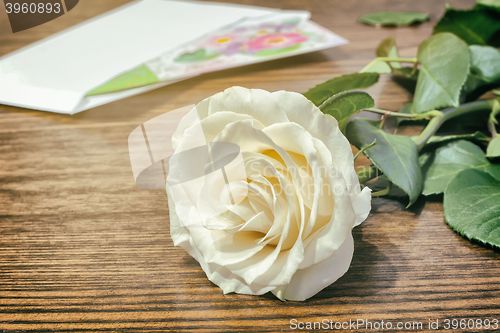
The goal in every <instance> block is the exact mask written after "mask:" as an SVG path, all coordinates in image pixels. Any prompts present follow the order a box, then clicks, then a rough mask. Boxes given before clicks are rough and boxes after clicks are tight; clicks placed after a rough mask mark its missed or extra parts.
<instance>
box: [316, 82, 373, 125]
mask: <svg viewBox="0 0 500 333" xmlns="http://www.w3.org/2000/svg"><path fill="white" fill-rule="evenodd" d="M374 105H375V102H374V101H373V98H371V96H370V95H368V94H367V93H365V92H362V91H345V92H342V93H338V94H336V95H333V96H332V97H331V98H329V99H328V100H326V101H325V102H324V103H323V104H322V106H321V111H323V112H324V113H327V114H329V115H331V116H333V117H334V118H335V119H337V121H338V122H339V128H340V130H341V131H342V132H344V131H345V128H346V125H347V123H348V122H349V118H350V117H351V116H352V115H353V114H355V113H356V112H358V111H359V110H362V109H367V108H371V107H373V106H374Z"/></svg>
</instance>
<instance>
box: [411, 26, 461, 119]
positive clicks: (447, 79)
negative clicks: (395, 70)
mask: <svg viewBox="0 0 500 333" xmlns="http://www.w3.org/2000/svg"><path fill="white" fill-rule="evenodd" d="M417 58H418V60H419V62H420V72H419V75H418V81H417V87H416V89H415V96H414V99H413V110H412V111H413V112H416V113H421V112H425V111H429V110H434V109H439V108H443V107H447V106H458V104H459V97H460V90H461V88H462V86H463V84H464V83H465V79H466V78H467V74H468V72H469V62H470V56H469V49H468V47H467V45H466V44H465V43H464V42H463V41H462V40H460V38H458V37H456V36H455V35H453V34H450V33H442V34H437V35H434V36H432V37H430V38H428V39H426V40H425V41H423V42H422V44H420V46H419V48H418V54H417Z"/></svg>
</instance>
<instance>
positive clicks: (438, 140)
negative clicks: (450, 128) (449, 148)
mask: <svg viewBox="0 0 500 333" xmlns="http://www.w3.org/2000/svg"><path fill="white" fill-rule="evenodd" d="M456 140H469V141H477V142H488V137H487V136H486V135H484V133H482V132H479V131H476V132H474V133H466V134H452V135H435V136H431V138H430V139H429V140H428V141H427V144H426V147H428V146H434V145H440V144H443V143H447V142H450V141H456Z"/></svg>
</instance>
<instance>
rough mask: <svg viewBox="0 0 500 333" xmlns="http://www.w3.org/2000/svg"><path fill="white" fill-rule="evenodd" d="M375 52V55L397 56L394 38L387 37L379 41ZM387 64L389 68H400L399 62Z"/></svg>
mask: <svg viewBox="0 0 500 333" xmlns="http://www.w3.org/2000/svg"><path fill="white" fill-rule="evenodd" d="M375 54H376V55H377V57H389V58H399V52H398V48H397V46H396V41H395V40H394V38H392V37H388V38H386V39H384V40H383V41H381V42H380V44H378V46H377V50H376V51H375ZM388 65H389V66H390V67H391V68H401V64H400V63H399V62H390V63H389V64H388Z"/></svg>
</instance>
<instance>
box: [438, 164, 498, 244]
mask: <svg viewBox="0 0 500 333" xmlns="http://www.w3.org/2000/svg"><path fill="white" fill-rule="evenodd" d="M444 215H445V219H446V222H447V223H448V224H449V225H450V227H451V228H452V229H453V230H455V231H456V232H458V233H459V234H460V235H462V236H464V237H466V238H468V239H471V240H475V241H479V242H481V243H484V244H488V245H491V246H494V247H497V248H498V247H500V181H498V180H496V179H494V178H493V177H491V175H489V174H487V173H485V172H482V171H479V170H475V169H468V170H464V171H462V172H460V173H459V174H458V175H457V176H456V177H455V178H454V179H453V180H452V181H451V182H450V184H449V185H448V187H447V188H446V191H445V193H444Z"/></svg>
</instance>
